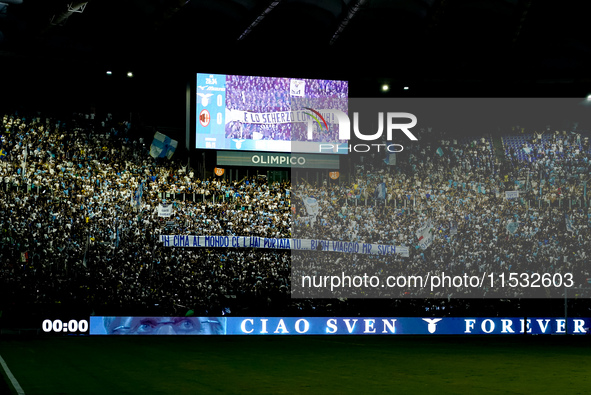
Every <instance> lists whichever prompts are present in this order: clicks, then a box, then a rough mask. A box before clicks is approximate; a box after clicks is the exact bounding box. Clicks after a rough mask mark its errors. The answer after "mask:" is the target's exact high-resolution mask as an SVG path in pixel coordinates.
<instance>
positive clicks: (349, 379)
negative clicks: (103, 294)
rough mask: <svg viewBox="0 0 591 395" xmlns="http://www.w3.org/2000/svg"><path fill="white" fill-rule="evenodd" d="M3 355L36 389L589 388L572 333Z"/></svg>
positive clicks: (143, 344) (589, 345)
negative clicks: (563, 334) (545, 335)
mask: <svg viewBox="0 0 591 395" xmlns="http://www.w3.org/2000/svg"><path fill="white" fill-rule="evenodd" d="M0 355H1V356H2V357H3V358H4V360H5V361H6V363H7V365H8V367H9V368H10V370H11V371H12V373H13V375H14V376H15V377H16V379H17V380H18V381H19V383H20V385H21V387H22V389H23V390H24V392H25V393H26V394H28V395H31V394H200V393H218V394H220V393H222V394H226V393H229V394H242V393H257V394H302V393H329V394H347V393H351V394H367V393H396V394H414V393H421V394H431V393H433V394H472V393H478V394H488V393H503V394H533V393H568V394H588V393H589V392H590V391H591V341H590V339H589V338H587V337H572V336H568V337H564V336H563V337H560V336H552V337H542V336H529V337H522V336H513V337H451V336H449V337H443V336H439V337H430V336H429V337H427V336H425V337H417V336H412V337H411V336H391V337H378V336H376V337H368V336H365V337H361V336H355V337H353V336H339V337H326V336H300V337H296V336H293V337H254V336H252V337H250V336H248V337H247V336H241V337H229V336H228V337H215V336H209V337H182V336H177V337H164V336H160V337H139V336H138V337H102V336H101V337H66V338H28V339H21V338H2V337H0ZM1 380H4V381H5V382H6V381H7V379H6V377H5V376H4V377H2V378H1V379H0V381H1ZM7 388H8V387H7V386H4V390H3V385H2V384H0V393H1V392H6V391H7Z"/></svg>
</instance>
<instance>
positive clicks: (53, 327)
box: [41, 320, 88, 332]
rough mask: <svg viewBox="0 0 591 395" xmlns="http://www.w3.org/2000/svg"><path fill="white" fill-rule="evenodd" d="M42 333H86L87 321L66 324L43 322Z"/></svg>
mask: <svg viewBox="0 0 591 395" xmlns="http://www.w3.org/2000/svg"><path fill="white" fill-rule="evenodd" d="M41 327H42V329H43V332H51V331H54V332H66V331H67V332H86V331H88V321H87V320H80V321H76V320H70V321H68V323H67V324H65V323H64V322H62V321H61V320H54V321H51V320H45V321H43V324H42V326H41Z"/></svg>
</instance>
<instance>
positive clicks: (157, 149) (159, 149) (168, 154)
mask: <svg viewBox="0 0 591 395" xmlns="http://www.w3.org/2000/svg"><path fill="white" fill-rule="evenodd" d="M178 144H179V142H178V141H176V140H173V139H171V138H170V137H168V136H166V135H164V134H162V133H160V132H156V134H155V135H154V141H152V145H151V146H150V155H151V156H152V157H153V158H168V159H170V158H172V155H173V154H174V151H175V150H176V147H177V146H178Z"/></svg>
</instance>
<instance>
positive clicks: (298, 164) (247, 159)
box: [217, 151, 339, 170]
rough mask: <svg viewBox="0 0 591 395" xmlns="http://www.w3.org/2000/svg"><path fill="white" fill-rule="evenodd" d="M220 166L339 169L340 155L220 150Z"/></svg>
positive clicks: (218, 162)
mask: <svg viewBox="0 0 591 395" xmlns="http://www.w3.org/2000/svg"><path fill="white" fill-rule="evenodd" d="M217 165H218V166H257V167H291V168H307V169H331V170H334V169H338V168H339V158H338V155H322V154H288V153H270V152H245V151H218V153H217Z"/></svg>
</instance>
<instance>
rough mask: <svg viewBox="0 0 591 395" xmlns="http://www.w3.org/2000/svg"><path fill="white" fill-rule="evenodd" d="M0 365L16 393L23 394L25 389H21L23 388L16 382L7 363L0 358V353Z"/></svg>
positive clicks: (0, 356)
mask: <svg viewBox="0 0 591 395" xmlns="http://www.w3.org/2000/svg"><path fill="white" fill-rule="evenodd" d="M0 365H2V369H4V371H5V372H6V375H7V376H8V379H9V380H10V383H11V384H12V386H13V387H14V389H15V390H16V393H17V394H18V395H25V391H23V388H22V387H21V385H20V384H19V383H18V381H17V379H16V377H14V375H13V374H12V372H11V371H10V369H8V365H7V364H6V362H4V359H3V358H2V355H0Z"/></svg>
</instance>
